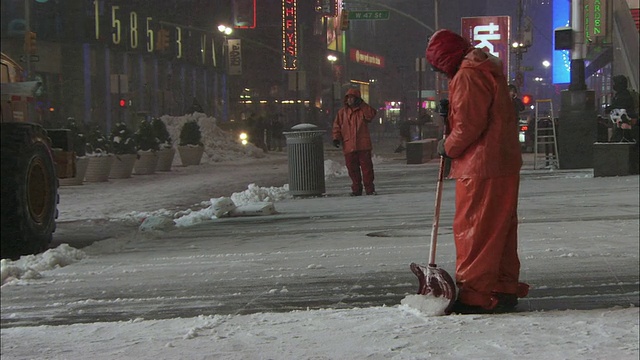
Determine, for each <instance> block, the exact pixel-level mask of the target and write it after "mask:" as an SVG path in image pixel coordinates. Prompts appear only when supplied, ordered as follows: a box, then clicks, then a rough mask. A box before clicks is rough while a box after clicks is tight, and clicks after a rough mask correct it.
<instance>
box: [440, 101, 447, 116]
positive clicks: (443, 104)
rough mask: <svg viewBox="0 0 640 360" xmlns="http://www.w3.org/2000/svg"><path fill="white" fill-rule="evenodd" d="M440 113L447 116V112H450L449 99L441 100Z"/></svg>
mask: <svg viewBox="0 0 640 360" xmlns="http://www.w3.org/2000/svg"><path fill="white" fill-rule="evenodd" d="M438 113H439V114H440V116H447V114H449V99H442V100H440V105H439V106H438Z"/></svg>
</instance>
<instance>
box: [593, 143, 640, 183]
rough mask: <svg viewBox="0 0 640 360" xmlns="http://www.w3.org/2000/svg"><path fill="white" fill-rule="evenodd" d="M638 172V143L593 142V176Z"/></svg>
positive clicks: (624, 174) (622, 174)
mask: <svg viewBox="0 0 640 360" xmlns="http://www.w3.org/2000/svg"><path fill="white" fill-rule="evenodd" d="M633 174H638V144H636V143H627V142H613V143H611V142H609V143H594V144H593V176H594V177H601V176H626V175H633Z"/></svg>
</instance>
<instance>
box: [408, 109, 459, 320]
mask: <svg viewBox="0 0 640 360" xmlns="http://www.w3.org/2000/svg"><path fill="white" fill-rule="evenodd" d="M444 122H445V124H446V122H447V121H446V117H445V121H444ZM442 138H443V139H445V138H446V129H445V131H443V136H442ZM444 162H445V158H444V156H440V169H439V170H438V183H437V185H436V205H435V213H434V215H433V226H432V227H431V249H430V254H429V265H428V266H423V265H420V264H416V263H411V265H410V268H411V271H413V273H414V274H415V275H416V276H417V277H418V281H419V285H418V295H428V294H431V295H432V296H435V297H438V298H439V297H442V298H445V299H448V300H449V305H448V306H447V309H446V310H445V313H448V312H449V310H450V309H451V307H452V306H453V303H454V302H455V300H456V284H455V282H454V281H453V278H451V275H449V273H447V272H446V271H445V270H444V269H442V268H439V267H438V266H437V265H436V244H437V242H438V225H439V223H440V203H441V202H442V183H443V180H444V165H445V164H444Z"/></svg>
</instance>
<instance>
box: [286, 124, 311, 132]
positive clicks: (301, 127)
mask: <svg viewBox="0 0 640 360" xmlns="http://www.w3.org/2000/svg"><path fill="white" fill-rule="evenodd" d="M317 128H318V127H317V126H315V125H313V124H309V123H302V124H298V125H295V126H293V127H291V130H297V131H305V130H315V129H317Z"/></svg>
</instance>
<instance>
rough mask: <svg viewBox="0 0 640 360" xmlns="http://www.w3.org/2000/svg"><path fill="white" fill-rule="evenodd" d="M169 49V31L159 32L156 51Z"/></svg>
mask: <svg viewBox="0 0 640 360" xmlns="http://www.w3.org/2000/svg"><path fill="white" fill-rule="evenodd" d="M168 48H169V30H166V29H160V30H158V41H156V49H158V50H160V51H164V50H167V49H168Z"/></svg>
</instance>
